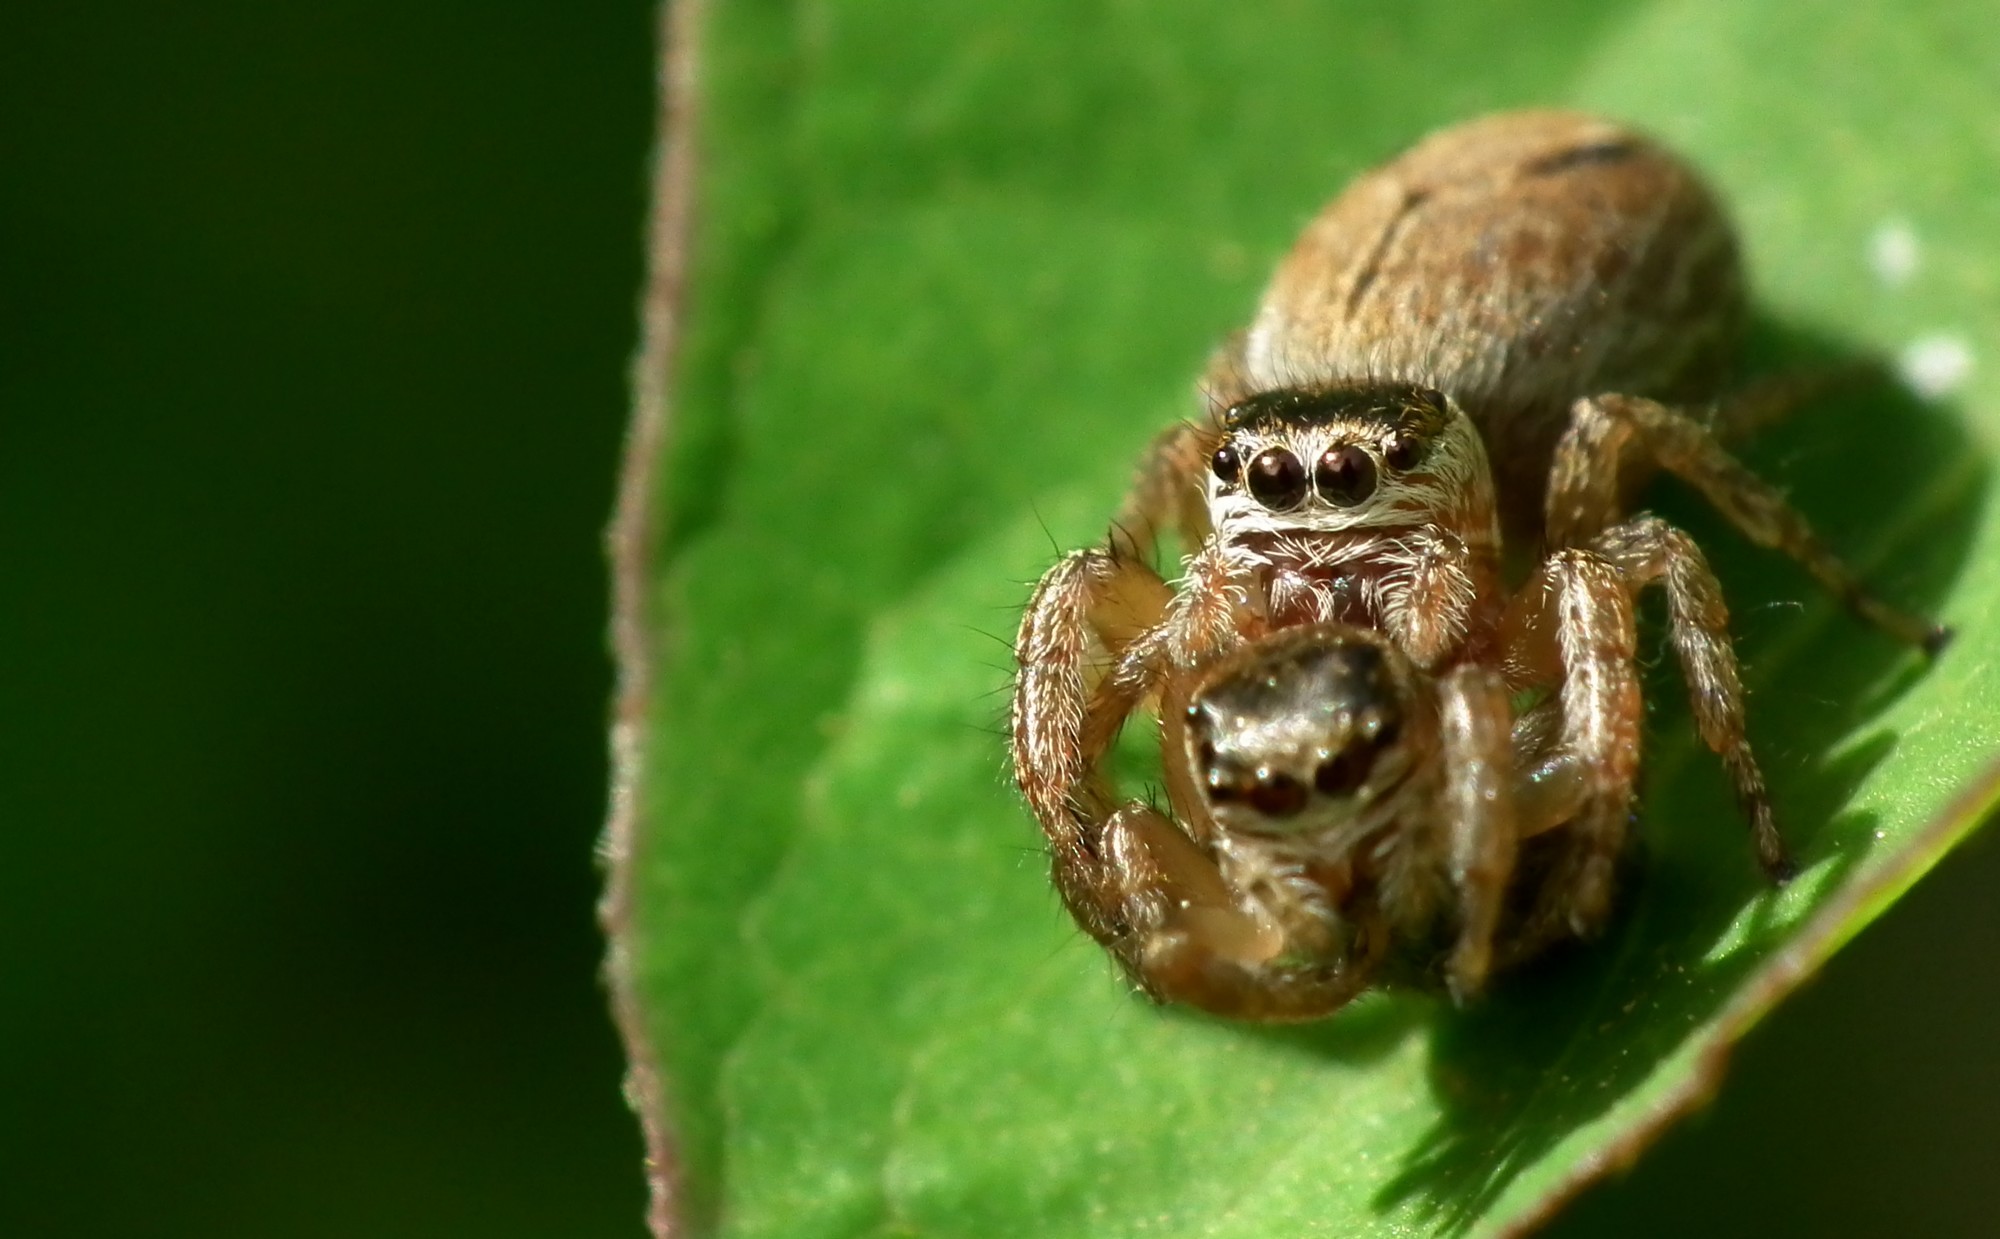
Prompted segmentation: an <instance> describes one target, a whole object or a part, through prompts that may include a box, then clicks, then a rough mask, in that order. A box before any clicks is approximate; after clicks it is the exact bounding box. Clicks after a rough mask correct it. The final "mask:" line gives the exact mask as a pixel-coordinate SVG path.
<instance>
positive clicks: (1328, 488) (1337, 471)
mask: <svg viewBox="0 0 2000 1239" xmlns="http://www.w3.org/2000/svg"><path fill="white" fill-rule="evenodd" d="M1313 487H1314V489H1316V490H1318V491H1319V497H1320V498H1322V499H1324V500H1326V501H1327V502H1328V503H1330V504H1332V505H1333V506H1335V507H1337V508H1351V507H1353V506H1354V505H1355V504H1357V503H1360V502H1361V501H1362V500H1363V499H1366V498H1367V497H1368V496H1370V495H1372V494H1374V493H1375V458H1374V457H1372V456H1370V455H1369V454H1368V453H1367V452H1365V451H1362V450H1361V449H1360V448H1359V447H1356V446H1355V445H1354V444H1352V443H1350V444H1348V445H1347V446H1346V447H1336V448H1332V449H1330V450H1328V451H1327V452H1326V454H1325V455H1323V456H1321V457H1320V458H1319V463H1318V464H1317V465H1314V466H1313Z"/></svg>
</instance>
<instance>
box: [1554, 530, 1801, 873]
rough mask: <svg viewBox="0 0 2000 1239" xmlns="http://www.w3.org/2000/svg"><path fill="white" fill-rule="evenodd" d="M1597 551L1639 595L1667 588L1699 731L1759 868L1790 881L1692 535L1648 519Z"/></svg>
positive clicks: (1708, 575)
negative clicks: (1724, 775)
mask: <svg viewBox="0 0 2000 1239" xmlns="http://www.w3.org/2000/svg"><path fill="white" fill-rule="evenodd" d="M1591 549H1593V550H1595V551H1597V552H1598V553H1599V554H1601V555H1603V556H1604V557H1605V558H1606V559H1609V560H1610V561H1611V562H1612V563H1614V564H1616V565H1617V566H1618V569H1619V571H1621V572H1623V573H1624V574H1625V579H1626V581H1627V583H1628V586H1629V588H1630V589H1631V591H1632V592H1633V593H1634V594H1635V595H1636V594H1637V593H1638V592H1639V591H1640V590H1642V589H1644V588H1646V587H1647V586H1650V585H1659V586H1661V587H1662V588H1663V589H1664V590H1665V591H1666V595H1667V616H1668V624H1669V626H1670V630H1671V633H1672V636H1673V642H1674V651H1675V653H1676V654H1677V655H1679V657H1680V663H1681V674H1682V677H1683V678H1684V679H1685V680H1686V681H1687V690H1688V700H1689V703H1690V705H1691V707H1692V709H1693V711H1694V720H1695V727H1696V729H1697V730H1699V731H1700V732H1701V738H1702V741H1703V743H1705V744H1707V745H1708V747H1709V748H1710V749H1712V750H1714V751H1715V753H1716V754H1717V756H1719V757H1721V758H1722V763H1723V765H1724V766H1725V767H1726V768H1727V769H1728V771H1729V777H1730V780H1731V781H1732V782H1733V783H1734V784H1735V786H1736V801H1737V804H1739V805H1740V806H1742V809H1743V813H1744V816H1746V817H1748V818H1749V819H1750V837H1751V841H1752V842H1753V844H1754V845H1755V846H1756V849H1757V861H1758V863H1759V864H1760V865H1762V866H1763V868H1764V872H1765V873H1766V874H1768V875H1769V876H1770V878H1771V880H1772V881H1774V882H1782V881H1784V880H1786V879H1787V878H1789V877H1790V876H1791V875H1792V872H1793V867H1792V861H1791V858H1790V857H1789V856H1788V855H1787V854H1786V852H1785V841H1784V838H1783V837H1782V836H1781V835H1779V833H1778V827H1777V824H1776V822H1775V821H1773V819H1772V816H1771V797H1770V793H1769V792H1768V791H1767V790H1766V788H1765V786H1764V774H1763V771H1761V770H1760V769H1758V766H1757V758H1756V755H1755V754H1753V753H1752V752H1751V751H1750V739H1749V737H1748V736H1747V735H1745V734H1744V715H1743V685H1742V681H1741V679H1740V678H1739V677H1738V675H1737V670H1736V651H1735V649H1734V647H1733V646H1732V645H1731V644H1730V640H1729V609H1728V607H1726V606H1725V605H1724V604H1723V601H1722V585H1721V583H1720V582H1719V581H1717V580H1716V579H1715V574H1714V573H1713V572H1711V571H1710V570H1709V567H1708V560H1707V559H1706V558H1704V557H1703V555H1702V553H1701V548H1700V547H1698V546H1696V545H1695V541H1694V539H1693V538H1691V537H1689V536H1688V535H1687V534H1686V533H1685V532H1684V531H1682V530H1679V529H1676V528H1675V527H1674V526H1672V525H1669V524H1668V523H1667V522H1665V521H1663V520H1661V519H1660V518H1659V517H1657V516H1651V515H1644V514H1642V515H1640V516H1638V517H1635V518H1633V519H1632V520H1630V521H1627V522H1625V523H1624V524H1622V525H1614V526H1612V527H1611V528H1610V529H1607V530H1605V531H1604V532H1603V533H1602V534H1601V535H1599V536H1598V538H1597V539H1596V540H1595V541H1594V542H1592V543H1591Z"/></svg>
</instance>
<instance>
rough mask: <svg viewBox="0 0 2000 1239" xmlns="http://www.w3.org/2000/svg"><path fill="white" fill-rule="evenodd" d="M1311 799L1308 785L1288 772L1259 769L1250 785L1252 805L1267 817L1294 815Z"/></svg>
mask: <svg viewBox="0 0 2000 1239" xmlns="http://www.w3.org/2000/svg"><path fill="white" fill-rule="evenodd" d="M1308 799H1310V796H1309V794H1308V793H1307V791H1306V785H1305V784H1303V783H1301V782H1299V781H1298V780H1297V779H1295V778H1293V777H1292V776H1290V775H1288V774H1280V773H1277V772H1276V771H1271V770H1259V771H1258V772H1257V781H1256V782H1255V783H1254V784H1252V785H1251V787H1250V807H1251V808H1253V809H1255V810H1257V812H1259V813H1262V814H1263V815H1264V816H1266V817H1292V816H1295V815H1296V814H1298V813H1300V812H1301V811H1303V810H1304V809H1305V807H1306V801H1307V800H1308Z"/></svg>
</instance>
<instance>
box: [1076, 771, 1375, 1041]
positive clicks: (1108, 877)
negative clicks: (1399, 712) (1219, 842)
mask: <svg viewBox="0 0 2000 1239" xmlns="http://www.w3.org/2000/svg"><path fill="white" fill-rule="evenodd" d="M1103 839H1104V849H1105V860H1106V864H1105V866H1104V871H1103V883H1102V886H1103V888H1104V889H1105V892H1106V893H1107V894H1108V895H1111V896H1112V897H1113V898H1114V899H1115V900H1116V903H1117V907H1118V909H1119V915H1120V916H1121V917H1122V918H1123V919H1124V922H1125V926H1126V932H1125V933H1124V934H1123V935H1121V936H1120V937H1118V938H1116V939H1112V940H1107V941H1106V943H1105V945H1107V946H1109V947H1110V948H1111V950H1112V953H1113V954H1115V955H1116V956H1117V957H1118V959H1119V962H1121V963H1122V964H1124V966H1125V969H1126V971H1127V972H1129V973H1130V974H1131V975H1132V978H1133V980H1135V981H1137V982H1138V983H1139V985H1140V986H1141V987H1142V988H1144V989H1145V991H1146V992H1147V993H1148V994H1150V995H1152V996H1153V997H1154V998H1155V999H1158V1000H1159V1001H1161V1002H1177V1003H1185V1004H1186V1005H1188V1006H1191V1007H1197V1008H1199V1009H1201V1010H1203V1011H1207V1012H1209V1013H1211V1014H1214V1015H1222V1016H1227V1017H1230V1018H1232V1019H1239V1020H1261V1021H1267V1022H1280V1021H1291V1020H1309V1019H1316V1018H1318V1017H1320V1016H1323V1015H1328V1014H1330V1013H1332V1012H1333V1011H1336V1010H1338V1009H1339V1008H1340V1007H1342V1006H1344V1005H1345V1004H1346V1003H1348V1002H1349V1001H1351V1000H1352V999H1353V998H1354V997H1355V996H1356V995H1357V994H1359V993H1360V992H1361V991H1362V990H1363V989H1365V988H1367V986H1368V984H1369V982H1370V981H1371V980H1372V979H1373V978H1374V974H1375V969H1374V964H1375V962H1376V960H1377V959H1379V958H1380V955H1381V953H1382V950H1383V949H1384V948H1386V947H1387V945H1388V935H1387V933H1386V931H1384V930H1382V929H1381V928H1380V927H1374V929H1373V932H1370V930H1369V929H1368V928H1367V927H1363V928H1361V929H1359V930H1357V932H1356V933H1354V935H1353V941H1352V942H1351V944H1350V945H1349V947H1348V949H1346V950H1345V951H1343V952H1341V953H1339V954H1336V955H1333V956H1330V957H1326V956H1320V955H1314V956H1312V957H1311V958H1307V959H1300V958H1295V952H1294V951H1293V950H1292V949H1291V947H1292V944H1291V943H1290V942H1289V941H1288V937H1287V935H1286V933H1285V931H1284V929H1283V928H1282V927H1281V926H1280V925H1279V924H1278V923H1277V921H1276V920H1275V919H1274V918H1273V917H1272V916H1271V915H1270V914H1269V913H1267V912H1266V911H1264V910H1263V909H1262V908H1261V907H1260V906H1259V905H1258V904H1257V903H1256V902H1255V901H1253V900H1249V899H1244V898H1242V897H1240V895H1239V893H1238V892H1237V891H1235V890H1234V889H1232V888H1231V887H1230V885H1229V884H1228V883H1227V882H1226V881H1225V880H1224V878H1223V876H1222V874H1221V872H1220V870H1219V869H1218V868H1217V867H1216V864H1215V861H1214V860H1213V859H1212V858H1211V857H1210V855H1209V853H1208V852H1207V850H1206V849H1204V848H1202V847H1201V846H1199V845H1198V844H1196V843H1195V842H1194V841H1193V840H1191V839H1189V838H1188V836H1187V834H1186V833H1185V832H1183V831H1182V830H1181V829H1180V828H1179V827H1178V826H1176V825H1175V824H1174V823H1173V822H1172V821H1170V820H1169V819H1168V818H1167V817H1165V816H1164V815H1162V814H1161V813H1160V812H1158V811H1157V810H1155V809H1152V808H1150V807H1148V806H1146V805H1143V804H1137V803H1134V804H1129V805H1127V806H1125V807H1124V808H1123V809H1120V810H1119V811H1118V812H1117V813H1115V814H1113V815H1112V817H1111V819H1110V820H1109V821H1108V822H1106V823H1105V827H1104V834H1103Z"/></svg>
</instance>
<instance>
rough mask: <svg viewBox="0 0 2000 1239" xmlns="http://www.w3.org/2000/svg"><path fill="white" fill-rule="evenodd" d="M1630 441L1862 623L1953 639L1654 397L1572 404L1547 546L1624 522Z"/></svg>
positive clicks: (1697, 426)
mask: <svg viewBox="0 0 2000 1239" xmlns="http://www.w3.org/2000/svg"><path fill="white" fill-rule="evenodd" d="M1628 444H1632V445H1634V450H1636V451H1640V452H1643V453H1645V455H1646V457H1647V458H1649V459H1650V460H1652V461H1653V462H1655V463H1657V464H1658V465H1659V466H1660V467H1662V468H1664V469H1666V470H1667V471H1668V472H1670V473H1673V474H1675V475H1676V476H1678V477H1680V478H1681V479H1683V480H1684V481H1686V482H1688V483H1689V484H1690V485H1692V486H1693V487H1694V488H1695V489H1697V490H1699V491H1700V492H1701V493H1702V494H1703V495H1704V496H1705V497H1706V498H1707V499H1708V501H1709V502H1710V503H1712V504H1714V505H1715V506H1716V508H1717V509H1718V510H1719V511H1720V512H1721V513H1722V514H1723V515H1724V516H1726V517H1728V518H1729V520H1730V522H1731V523H1732V524H1734V525H1735V526H1736V527H1737V528H1738V529H1739V530H1741V531H1742V532H1743V534H1744V536H1745V537H1747V538H1749V539H1750V540H1751V541H1752V542H1755V543H1757V544H1758V545H1759V546H1763V547H1769V548H1773V549H1776V550H1779V551H1781V552H1783V553H1784V554H1786V555H1788V556H1790V557H1791V558H1792V559H1794V560H1796V561H1798V563H1799V564H1801V565H1802V566H1803V567H1804V568H1805V569H1806V571H1808V572H1810V573H1811V574H1812V575H1813V577H1814V579H1816V580H1817V581H1819V583H1820V585H1821V586H1822V587H1823V588H1825V589H1826V590H1827V591H1828V592H1830V593H1832V594H1833V595H1834V596H1835V597H1837V598H1839V599H1840V600H1841V602H1842V603H1844V604H1845V605H1846V606H1847V608H1848V609H1849V610H1850V611H1852V612H1853V613H1854V614H1855V615H1857V616H1859V617H1860V618H1861V619H1862V620H1863V621H1865V622H1867V623H1869V624H1873V625H1874V626H1875V627H1877V628H1879V629H1881V630H1882V631H1883V632H1886V633H1888V634H1889V635H1890V636H1892V637H1895V638H1896V639H1897V640H1899V641H1903V642H1907V643H1908V644H1911V645H1915V646H1919V647H1921V648H1922V649H1923V650H1924V652H1925V653H1927V654H1935V653H1937V652H1938V651H1939V650H1941V649H1943V648H1944V645H1945V643H1946V642H1947V641H1949V640H1950V638H1951V630H1950V629H1947V628H1943V627H1940V626H1939V625H1937V624H1934V623H1932V622H1930V621H1928V620H1925V619H1922V618H1920V617H1918V616H1916V615H1912V614H1910V613H1909V612H1907V611H1903V610H1900V609H1898V608H1896V607H1893V606H1890V605H1889V604H1888V603H1886V602H1883V601H1882V600H1881V599H1879V598H1877V597H1876V596H1875V595H1874V594H1873V593H1871V592H1869V590H1868V589H1867V588H1866V587H1865V586H1864V585H1862V583H1861V581H1860V578H1858V577H1856V576H1855V575H1854V572H1853V570H1852V569H1850V568H1848V566H1847V565H1846V564H1845V563H1843V562H1841V560H1840V558H1839V557H1838V556H1836V555H1835V554H1834V553H1833V552H1832V551H1831V550H1830V549H1828V547H1827V546H1826V544H1825V543H1824V542H1822V541H1820V539H1819V535H1817V534H1815V533H1814V532H1813V531H1812V527H1811V526H1810V525H1809V524H1808V523H1807V522H1806V519H1805V517H1804V516H1803V515H1801V514H1800V513H1799V511H1798V510H1797V509H1796V508H1794V507H1792V506H1791V504H1790V503H1788V502H1787V501H1786V500H1785V498H1784V497H1783V496H1782V495H1780V494H1779V493H1778V492H1777V491H1776V490H1775V489H1774V488H1773V487H1772V486H1771V485H1770V483H1768V482H1766V481H1764V480H1763V479H1762V478H1759V477H1758V476H1757V475H1756V474H1754V473H1752V472H1751V471H1750V470H1749V469H1747V468H1745V467H1744V466H1743V464H1742V463H1741V462H1739V461H1738V460H1737V459H1736V458H1735V457H1733V456H1731V455H1730V454H1729V453H1728V452H1727V451H1726V450H1725V449H1724V448H1723V447H1722V445H1721V443H1720V442H1718V441H1717V439H1716V437H1715V435H1714V434H1713V433H1711V432H1710V431H1709V430H1708V429H1707V428H1706V427H1704V426H1703V425H1702V424H1701V423H1700V422H1699V421H1697V420H1695V419H1694V418H1692V417H1689V416H1688V415H1687V414H1685V413H1681V412H1678V411H1676V410H1674V409H1670V408H1668V407H1667V406H1665V405H1663V404H1660V403H1658V402H1657V401H1653V400H1645V399H1640V398H1638V397H1635V396H1615V395H1611V396H1596V397H1591V398H1588V399H1584V400H1579V401H1577V402H1576V405H1575V406H1574V407H1573V408H1572V409H1571V410H1570V424H1569V428H1568V429H1567V430H1565V431H1564V432H1563V437H1562V439H1561V440H1560V441H1559V442H1558V443H1557V445H1556V453H1555V459H1554V462H1553V463H1552V465H1551V466H1550V471H1549V490H1548V496H1547V509H1546V526H1547V534H1548V538H1549V542H1550V545H1552V546H1558V547H1568V546H1583V545H1587V544H1588V543H1589V542H1590V540H1591V539H1592V538H1594V537H1596V536H1597V535H1598V534H1600V533H1602V532H1603V531H1604V530H1605V529H1606V528H1608V527H1609V526H1611V525H1612V524H1614V523H1615V522H1616V521H1617V520H1618V519H1619V517H1620V516H1621V515H1622V513H1621V511H1620V494H1619V491H1620V487H1619V477H1620V470H1621V460H1622V454H1623V452H1624V451H1625V449H1626V447H1627V445H1628Z"/></svg>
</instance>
